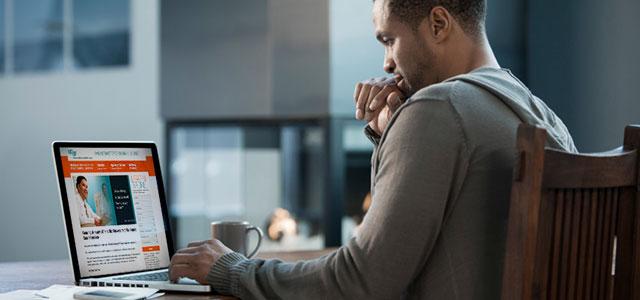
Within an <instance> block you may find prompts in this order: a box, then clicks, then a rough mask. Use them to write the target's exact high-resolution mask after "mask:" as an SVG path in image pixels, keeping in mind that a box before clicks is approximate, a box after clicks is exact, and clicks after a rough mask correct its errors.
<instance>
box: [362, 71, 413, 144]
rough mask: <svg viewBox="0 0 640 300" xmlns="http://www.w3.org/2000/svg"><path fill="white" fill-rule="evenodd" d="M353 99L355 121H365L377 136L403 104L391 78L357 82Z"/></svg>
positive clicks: (402, 96)
mask: <svg viewBox="0 0 640 300" xmlns="http://www.w3.org/2000/svg"><path fill="white" fill-rule="evenodd" d="M353 99H354V101H355V102H356V119H358V120H366V121H367V122H369V127H371V129H373V130H374V131H375V132H376V133H377V134H379V135H382V132H383V131H384V129H385V128H386V127H387V124H388V123H389V120H391V117H392V116H393V113H394V112H395V111H396V110H397V109H398V108H399V107H400V105H402V103H404V100H405V96H404V94H403V93H402V91H401V90H400V89H399V88H398V86H397V85H396V80H395V79H393V78H384V77H383V78H375V79H369V80H367V81H363V82H359V83H358V84H357V85H356V89H355V92H354V94H353Z"/></svg>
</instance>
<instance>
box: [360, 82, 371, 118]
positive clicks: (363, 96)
mask: <svg viewBox="0 0 640 300" xmlns="http://www.w3.org/2000/svg"><path fill="white" fill-rule="evenodd" d="M369 91H371V85H368V84H365V85H364V86H363V87H362V89H361V90H360V94H359V95H358V101H357V102H356V119H358V120H362V119H363V118H364V112H365V105H366V104H367V98H369Z"/></svg>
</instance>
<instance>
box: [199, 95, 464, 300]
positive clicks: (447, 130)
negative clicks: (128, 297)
mask: <svg viewBox="0 0 640 300" xmlns="http://www.w3.org/2000/svg"><path fill="white" fill-rule="evenodd" d="M374 156H377V157H375V159H374V160H373V161H374V162H375V163H374V165H373V166H372V172H374V173H375V177H374V178H373V181H374V189H375V194H374V197H373V201H372V205H371V207H370V209H369V211H368V213H367V215H366V216H365V218H364V220H363V223H362V226H361V227H360V230H359V231H358V233H357V234H356V236H355V237H354V238H352V239H351V240H350V241H349V242H348V244H347V245H344V246H342V247H341V248H339V249H338V250H337V251H335V252H334V253H332V254H329V255H326V256H324V257H321V258H318V259H315V260H309V261H299V262H295V263H288V262H283V261H280V260H262V259H246V258H244V257H243V256H241V255H238V254H227V255H225V256H223V257H222V258H221V259H220V260H219V261H218V262H217V263H216V264H215V265H214V266H213V267H212V269H211V272H210V273H209V276H208V277H207V279H208V280H209V283H210V284H211V285H212V286H213V287H214V288H215V290H216V291H218V292H220V293H223V294H230V295H234V296H237V297H240V298H242V299H307V300H310V299H398V298H401V297H402V296H403V295H404V294H405V293H406V291H407V288H408V287H409V285H410V284H411V283H412V281H413V279H414V278H415V277H416V276H417V274H418V273H419V272H420V271H421V270H423V269H424V266H425V264H426V263H427V260H428V258H429V255H430V253H431V251H432V249H433V246H434V245H435V243H436V240H437V239H438V238H439V233H440V229H441V227H442V223H443V219H444V216H445V208H446V207H447V205H448V204H449V203H450V200H451V198H453V197H455V196H456V195H457V191H458V190H459V189H460V187H461V184H462V183H461V182H462V180H463V178H464V175H465V172H466V168H467V166H468V149H467V145H466V142H465V139H464V133H463V132H462V128H461V126H460V124H459V118H458V116H457V115H456V113H455V111H454V108H453V107H452V106H451V104H450V103H449V102H448V101H443V100H421V101H413V102H411V103H407V104H405V105H403V106H402V107H401V108H400V109H399V110H398V112H396V114H395V115H394V117H393V118H392V120H391V121H390V123H389V127H388V128H387V130H386V131H385V133H384V134H383V136H382V137H381V138H380V140H379V145H378V147H377V149H376V151H375V153H374Z"/></svg>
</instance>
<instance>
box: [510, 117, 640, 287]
mask: <svg viewBox="0 0 640 300" xmlns="http://www.w3.org/2000/svg"><path fill="white" fill-rule="evenodd" d="M545 141H546V131H545V130H544V129H541V128H537V127H532V126H527V125H521V126H520V127H519V128H518V141H517V150H518V153H519V159H518V163H517V165H516V167H515V168H514V180H513V187H512V191H511V204H510V208H509V223H508V229H507V244H506V255H505V264H504V273H503V286H502V299H503V300H507V299H508V300H512V299H640V252H639V249H640V185H639V183H640V182H639V179H638V169H639V167H640V159H639V156H640V155H639V154H638V152H639V150H638V149H640V126H627V127H626V129H625V135H624V147H621V148H618V149H616V150H613V151H610V152H603V153H595V154H572V153H567V152H563V151H557V150H552V149H545Z"/></svg>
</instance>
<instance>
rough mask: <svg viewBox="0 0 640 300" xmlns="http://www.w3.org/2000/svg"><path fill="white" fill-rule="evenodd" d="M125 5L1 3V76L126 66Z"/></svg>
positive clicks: (52, 0) (94, 0)
mask: <svg viewBox="0 0 640 300" xmlns="http://www.w3.org/2000/svg"><path fill="white" fill-rule="evenodd" d="M130 6H131V1H130V0H109V1H102V0H0V74H1V73H4V72H5V71H6V72H8V73H9V74H12V73H16V74H20V73H33V72H50V71H63V70H70V69H87V68H101V67H113V66H128V65H129V63H130V52H131V49H130V43H131V42H130V38H131V33H130V31H131V30H130V27H131V20H130V19H131V13H130V10H131V9H130ZM5 33H11V34H5ZM6 50H11V51H8V52H7V51H6ZM5 53H7V54H8V55H6V54H5ZM5 58H6V59H5Z"/></svg>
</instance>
